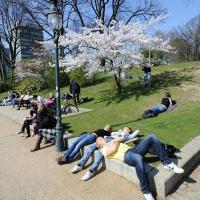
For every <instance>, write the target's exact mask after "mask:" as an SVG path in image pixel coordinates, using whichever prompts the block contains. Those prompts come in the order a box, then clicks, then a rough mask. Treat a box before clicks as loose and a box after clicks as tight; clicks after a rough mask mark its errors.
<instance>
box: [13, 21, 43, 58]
mask: <svg viewBox="0 0 200 200" xmlns="http://www.w3.org/2000/svg"><path fill="white" fill-rule="evenodd" d="M19 34H20V37H19V39H18V51H19V53H18V55H17V59H16V61H21V60H24V59H32V58H33V57H34V53H35V51H34V46H35V43H36V42H38V41H40V42H41V41H44V37H43V31H42V29H41V28H40V27H38V26H37V25H35V24H22V25H20V27H19Z"/></svg>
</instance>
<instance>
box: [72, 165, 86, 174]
mask: <svg viewBox="0 0 200 200" xmlns="http://www.w3.org/2000/svg"><path fill="white" fill-rule="evenodd" d="M82 169H83V168H82V167H81V166H78V165H76V166H74V168H73V169H71V170H70V172H72V173H73V174H75V173H78V172H80V171H81V170H82Z"/></svg>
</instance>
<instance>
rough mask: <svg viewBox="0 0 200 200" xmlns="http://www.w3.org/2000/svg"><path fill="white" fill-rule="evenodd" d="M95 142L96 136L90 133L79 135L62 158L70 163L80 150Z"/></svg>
mask: <svg viewBox="0 0 200 200" xmlns="http://www.w3.org/2000/svg"><path fill="white" fill-rule="evenodd" d="M95 141H96V136H95V135H93V134H91V133H86V134H84V135H81V136H80V137H79V138H78V139H76V140H75V141H74V143H73V144H72V146H71V147H70V148H69V149H68V150H67V151H65V152H64V155H63V156H64V158H65V160H66V161H71V160H73V158H74V157H75V156H76V155H77V154H78V152H79V151H80V149H81V148H82V147H84V146H86V145H88V144H92V143H94V142H95Z"/></svg>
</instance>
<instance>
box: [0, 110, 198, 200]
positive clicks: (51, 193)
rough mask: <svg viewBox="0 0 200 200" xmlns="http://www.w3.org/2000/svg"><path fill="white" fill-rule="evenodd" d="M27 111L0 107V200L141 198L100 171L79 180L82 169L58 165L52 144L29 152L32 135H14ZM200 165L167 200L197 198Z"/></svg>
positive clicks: (129, 185) (116, 178)
mask: <svg viewBox="0 0 200 200" xmlns="http://www.w3.org/2000/svg"><path fill="white" fill-rule="evenodd" d="M28 113H29V111H28V110H25V109H23V110H20V111H16V110H15V109H14V110H12V109H11V107H0V130H1V131H0V158H1V162H0V163H1V164H0V200H133V199H134V200H143V195H142V193H141V192H140V190H139V188H138V187H137V186H136V185H134V184H133V183H130V182H129V181H127V180H126V179H124V178H122V177H120V176H118V175H116V174H113V173H111V172H109V171H108V170H105V171H103V172H102V173H100V174H98V175H97V176H95V177H94V178H92V179H91V180H89V181H87V182H83V181H81V180H80V178H81V176H83V175H84V173H85V172H86V171H87V169H85V170H84V171H83V172H80V173H78V174H76V175H73V174H71V173H70V172H69V170H70V169H71V168H72V167H73V166H74V165H75V163H72V164H67V165H63V166H58V165H57V164H56V162H55V158H56V157H57V156H58V155H59V154H58V153H57V152H56V151H55V149H54V147H48V148H43V149H41V150H40V151H37V152H34V153H31V152H30V149H31V147H32V146H33V143H34V140H33V139H32V138H28V139H24V138H21V137H20V136H19V135H17V134H15V133H16V131H17V130H19V128H20V126H21V125H20V124H21V120H22V119H23V118H24V117H25V116H26V115H27V114H28ZM199 188H200V166H198V167H197V168H196V170H195V171H194V172H193V173H192V174H191V175H190V176H189V177H187V178H186V179H185V181H184V183H183V184H182V185H181V186H180V187H179V188H178V189H177V190H176V191H175V193H173V194H171V195H170V196H168V197H167V200H192V199H194V200H200V190H199Z"/></svg>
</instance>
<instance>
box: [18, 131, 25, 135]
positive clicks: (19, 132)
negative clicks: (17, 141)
mask: <svg viewBox="0 0 200 200" xmlns="http://www.w3.org/2000/svg"><path fill="white" fill-rule="evenodd" d="M21 133H24V132H23V131H18V132H16V134H18V135H19V134H21Z"/></svg>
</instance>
